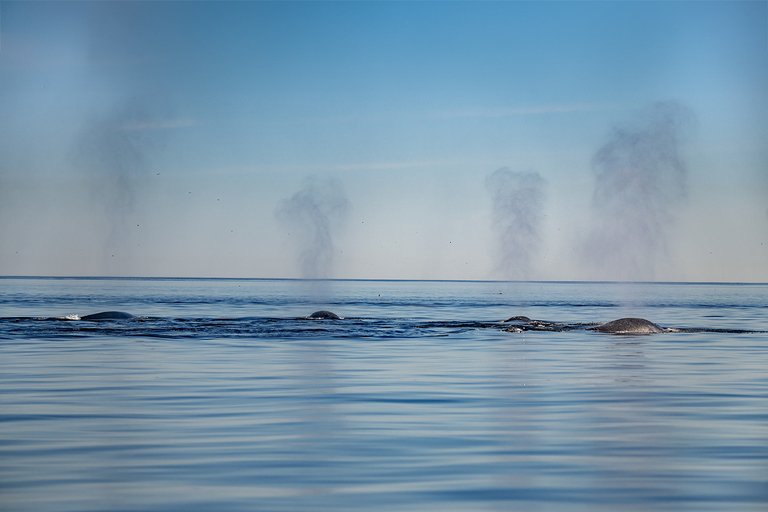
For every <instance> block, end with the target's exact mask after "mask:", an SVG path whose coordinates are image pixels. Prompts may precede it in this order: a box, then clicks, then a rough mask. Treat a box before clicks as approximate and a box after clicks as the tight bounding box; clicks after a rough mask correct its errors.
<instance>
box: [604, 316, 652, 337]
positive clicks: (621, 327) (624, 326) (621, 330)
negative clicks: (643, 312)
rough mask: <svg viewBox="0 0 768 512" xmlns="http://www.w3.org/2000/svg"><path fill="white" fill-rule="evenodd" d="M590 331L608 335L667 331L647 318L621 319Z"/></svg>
mask: <svg viewBox="0 0 768 512" xmlns="http://www.w3.org/2000/svg"><path fill="white" fill-rule="evenodd" d="M589 329H590V330H592V331H597V332H604V333H608V334H656V333H659V332H664V331H665V329H663V328H662V327H659V326H658V325H656V324H655V323H653V322H651V321H650V320H646V319H645V318H619V319H618V320H613V321H612V322H606V323H604V324H600V325H597V326H595V327H590V328H589Z"/></svg>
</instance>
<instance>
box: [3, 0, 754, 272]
mask: <svg viewBox="0 0 768 512" xmlns="http://www.w3.org/2000/svg"><path fill="white" fill-rule="evenodd" d="M767 26H768V4H767V3H766V2H487V3H486V2H309V3H304V2H183V1H179V2H82V3H78V2H13V1H7V0H6V1H3V2H2V3H0V154H2V159H0V240H2V245H1V246H0V274H3V275H119V276H223V277H337V278H371V279H373V278H401V279H543V280H614V279H618V280H625V279H628V280H665V281H666V280H668V281H757V282H766V281H768V30H767ZM660 105H661V107H660ZM671 112H675V114H674V115H672V114H671ZM664 116H666V117H664ZM670 116H672V117H670ZM660 117H664V118H665V119H667V120H668V122H667V124H663V123H662V124H660V123H661V122H660V121H659V118H660ZM672 118H674V119H673V121H669V119H672ZM665 137H666V138H665ZM662 139H663V140H662ZM622 141H623V142H622ZM630 141H645V142H644V143H643V144H645V145H641V146H642V148H641V149H637V148H638V147H640V146H638V145H637V144H635V143H634V142H630ZM649 141H651V142H649ZM654 141H655V142H654ZM659 141H661V142H659ZM622 144H623V145H622ZM662 147H663V148H666V149H665V150H662V149H659V148H662ZM601 148H613V150H615V151H616V153H615V155H614V156H616V155H618V157H617V158H618V160H619V161H621V162H623V164H621V165H619V166H618V167H610V166H608V164H604V163H602V164H601V163H600V161H599V159H596V155H598V154H599V152H600V151H601ZM617 148H618V149H617ZM633 148H634V149H633ZM670 148H671V149H670ZM605 151H606V150H604V151H603V153H602V154H605ZM663 151H667V153H664V152H663ZM670 151H672V153H674V154H673V157H674V161H675V162H677V163H679V164H680V166H675V165H672V164H670V163H669V162H670V161H671V160H670V158H669V154H668V153H669V152H670ZM649 162H650V163H649ZM653 162H655V163H653ZM617 165H618V164H617ZM622 166H623V167H622ZM498 169H505V171H503V173H506V174H505V176H506V177H507V178H508V179H506V180H502V181H496V182H492V181H490V180H491V178H490V176H491V175H493V174H494V173H495V172H496V171H497V170H498ZM601 173H602V174H601ZM606 173H607V175H610V176H613V178H612V179H613V180H614V181H613V182H611V183H613V185H612V186H613V187H614V189H612V190H613V192H612V194H613V197H615V198H616V199H615V200H614V199H606V198H605V197H604V196H601V195H600V194H601V192H600V190H601V189H600V187H599V186H598V185H597V179H598V176H605V175H606ZM611 173H613V174H611ZM626 173H629V174H626ZM674 173H678V174H679V176H678V178H680V181H681V185H680V187H679V188H675V187H673V186H672V185H670V183H671V181H670V176H671V174H674ZM528 175H536V176H538V178H540V179H538V178H537V180H534V181H533V182H535V183H537V184H538V185H537V186H539V187H540V189H538V190H536V191H535V192H536V193H538V194H540V196H541V198H542V200H541V201H538V202H530V201H526V200H525V198H527V197H531V196H530V194H529V191H527V189H524V188H521V186H522V185H521V183H523V181H521V180H522V179H523V178H522V177H523V176H528ZM497 176H498V175H497ZM627 176H629V178H628V179H629V181H626V180H624V178H622V177H627ZM638 177H639V178H638ZM622 180H624V181H622ZM533 182H530V183H533ZM489 183H497V184H498V183H503V184H504V185H503V186H504V187H508V190H507V189H505V190H501V191H499V190H493V189H492V187H493V186H492V185H489ZM622 183H630V184H632V183H634V185H631V186H629V187H627V188H621V187H623V185H622ZM498 186H500V185H496V187H498ZM633 187H634V188H633ZM673 189H674V190H675V193H674V194H672V193H671V192H670V191H671V190H673ZM497 192H498V194H497ZM496 197H500V198H501V199H499V200H496V199H495V198H496ZM601 197H602V199H601ZM511 198H520V199H519V200H518V199H511ZM608 203H610V204H608ZM332 206H333V209H332V210H330V208H332ZM287 208H293V209H294V210H293V211H292V213H291V214H288V215H287V214H285V212H286V209H287ZM499 208H506V209H504V210H499ZM281 212H282V213H281Z"/></svg>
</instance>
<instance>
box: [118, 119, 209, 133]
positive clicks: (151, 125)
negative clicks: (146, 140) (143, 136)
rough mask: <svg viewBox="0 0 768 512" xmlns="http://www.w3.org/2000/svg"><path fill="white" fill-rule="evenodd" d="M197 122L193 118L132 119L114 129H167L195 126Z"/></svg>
mask: <svg viewBox="0 0 768 512" xmlns="http://www.w3.org/2000/svg"><path fill="white" fill-rule="evenodd" d="M197 124H198V122H197V121H196V120H194V119H187V118H182V119H155V120H150V121H134V122H129V123H124V124H121V125H118V126H116V127H115V129H116V130H122V131H136V130H168V129H175V128H190V127H192V126H197Z"/></svg>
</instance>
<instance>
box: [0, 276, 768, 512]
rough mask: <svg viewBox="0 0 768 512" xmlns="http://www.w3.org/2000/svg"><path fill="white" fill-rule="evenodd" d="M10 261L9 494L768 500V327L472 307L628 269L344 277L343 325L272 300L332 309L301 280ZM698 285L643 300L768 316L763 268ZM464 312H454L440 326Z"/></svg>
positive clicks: (9, 498) (554, 304)
mask: <svg viewBox="0 0 768 512" xmlns="http://www.w3.org/2000/svg"><path fill="white" fill-rule="evenodd" d="M4 284H6V285H7V286H5V287H4V290H5V291H4V292H3V299H2V301H0V316H2V317H3V319H2V321H0V439H1V440H2V444H0V481H2V486H0V503H2V508H3V509H7V510H57V511H59V510H82V511H85V510H94V511H95V510H126V511H127V510H286V511H293V510H295V511H299V510H360V509H365V510H441V511H442V510H457V511H458V510H462V511H463V510H568V511H571V510H696V511H698V510H741V511H747V510H749V511H752V510H754V511H758V510H765V507H766V506H767V505H768V374H767V373H766V368H768V364H767V363H768V335H766V334H765V333H742V334H733V333H712V332H700V333H662V334H655V335H650V336H629V337H626V336H611V335H603V334H598V333H594V332H589V331H583V330H578V331H570V332H539V331H526V332H521V333H510V332H504V331H503V330H500V329H496V328H482V327H477V326H473V325H472V324H471V321H483V322H488V323H492V322H494V321H495V320H498V319H503V318H506V317H508V316H510V314H511V313H516V314H525V315H527V316H531V317H539V318H548V319H553V320H560V319H562V320H563V321H567V322H576V321H580V320H583V321H587V320H589V321H592V320H594V321H604V320H608V319H611V318H612V317H619V316H624V315H622V313H623V312H624V310H623V305H622V304H620V303H618V302H614V301H613V299H612V298H611V295H612V293H613V292H614V291H615V290H614V289H612V288H611V285H609V284H604V285H582V286H579V285H578V284H562V283H560V284H558V283H552V284H540V283H536V284H533V283H517V284H503V283H381V282H363V283H361V282H341V283H334V285H333V286H334V290H333V301H332V302H331V303H326V304H320V306H322V307H323V308H327V309H331V310H334V311H336V312H338V313H340V314H342V316H349V317H356V318H362V319H363V320H360V321H358V322H357V323H353V324H350V325H351V327H345V326H344V325H341V326H336V327H333V328H325V327H322V326H319V325H318V324H312V323H309V322H308V321H298V320H281V319H280V317H278V316H277V315H275V314H274V312H275V311H276V310H279V309H280V307H281V306H282V305H286V309H288V310H289V311H288V312H287V314H286V315H285V318H297V317H298V316H299V315H298V314H296V313H295V312H296V311H299V310H301V311H302V312H303V314H304V315H306V314H308V313H309V312H311V311H313V310H315V309H319V308H316V307H314V306H315V304H314V303H313V302H312V300H311V298H309V297H303V296H302V295H301V287H300V286H299V285H298V284H297V283H295V282H283V281H277V282H272V281H268V282H261V281H244V282H236V281H235V282H232V281H215V280H213V281H203V282H201V281H195V280H193V281H171V282H157V281H155V280H150V281H140V280H139V281H130V282H127V283H126V282H123V281H119V282H117V283H115V282H114V281H71V282H70V283H69V284H71V285H72V286H71V287H67V286H62V283H61V282H60V281H56V280H54V281H38V280H29V281H26V280H20V281H19V280H6V282H5V283H4ZM65 284H67V283H65ZM624 286H626V285H624ZM692 286H693V285H656V286H648V285H646V287H645V288H643V287H641V286H640V285H638V290H637V293H636V298H637V297H639V304H638V305H636V306H635V309H634V311H636V312H637V315H638V316H644V317H647V318H651V319H653V320H654V321H656V322H658V323H660V324H663V325H672V324H674V325H683V326H688V327H708V328H718V327H720V326H721V325H725V326H732V325H739V326H740V327H741V328H744V327H745V325H746V326H747V327H748V328H750V329H753V330H756V331H757V330H766V323H767V321H766V319H765V312H766V309H765V306H764V305H762V304H761V303H760V302H761V301H760V300H758V296H761V297H765V296H768V295H766V293H765V292H766V291H768V289H766V287H758V286H754V287H739V286H730V287H729V286H725V285H720V286H717V285H706V286H708V288H706V289H705V291H707V292H708V293H707V294H706V295H707V297H708V300H707V302H706V304H702V303H701V302H697V300H696V298H697V297H701V296H702V295H703V294H701V293H696V292H694V293H691V287H692ZM702 286H704V285H702ZM243 288H245V291H243ZM45 290H49V291H48V292H46V291H45ZM72 290H74V292H73V291H72ZM238 290H241V291H238ZM382 291H384V294H385V295H386V300H382V299H380V298H379V293H381V292H382ZM499 291H501V292H502V293H501V294H500V293H498V292H499ZM700 291H701V290H700ZM46 293H48V294H47V295H46ZM35 297H37V299H35ZM205 297H209V300H208V301H207V302H206V300H205ZM366 297H369V298H366ZM643 297H645V298H643ZM713 298H714V299H717V300H720V301H721V303H720V304H718V303H712V300H711V299H713ZM27 299H29V300H27ZM81 300H84V301H86V302H88V301H90V303H86V304H85V308H84V309H79V308H74V307H73V305H74V304H79V303H80V301H81ZM29 302H32V303H35V304H36V307H37V308H38V309H39V308H40V307H42V306H45V305H47V306H48V311H43V312H40V313H37V315H40V316H41V317H46V318H50V317H53V316H57V315H60V314H63V313H67V312H70V313H78V312H80V313H82V312H84V311H85V310H86V309H87V310H88V311H89V312H90V311H94V310H99V309H124V310H127V311H131V312H133V313H135V314H146V315H147V316H149V317H150V318H151V319H149V320H142V321H139V322H138V323H136V324H132V326H131V327H125V326H121V325H116V324H115V325H109V324H98V325H95V326H94V325H89V326H86V327H84V328H83V329H80V328H78V327H77V326H76V325H75V324H74V323H73V322H62V321H58V322H57V321H50V320H38V321H35V320H19V317H24V318H31V317H32V315H25V314H23V313H22V312H20V311H19V310H26V309H28V308H29V306H28V303H29ZM659 303H663V305H662V306H658V305H656V304H659ZM289 304H290V305H289ZM288 305H289V306H288ZM245 309H247V310H248V314H247V315H244V314H243V313H242V312H243V310H245ZM366 312H368V314H367V315H365V314H364V313H366ZM713 313H716V315H717V316H713ZM585 317H588V318H585ZM409 319H411V320H409ZM447 319H453V320H457V323H456V324H453V325H446V324H444V323H443V324H440V327H432V325H433V324H432V323H431V322H445V320H447ZM459 321H465V322H459ZM291 322H292V323H291ZM345 329H347V330H346V331H345Z"/></svg>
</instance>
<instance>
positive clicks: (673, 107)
mask: <svg viewBox="0 0 768 512" xmlns="http://www.w3.org/2000/svg"><path fill="white" fill-rule="evenodd" d="M692 120H693V113H692V111H691V110H690V109H689V108H687V107H685V106H683V105H681V104H679V103H675V102H659V103H656V104H654V105H653V106H652V107H651V108H649V109H648V110H647V111H645V112H643V113H642V115H641V116H640V117H639V119H637V120H635V122H634V123H632V124H625V125H622V126H617V127H614V128H613V130H612V132H611V135H610V137H609V139H608V142H606V143H605V144H604V145H603V146H602V147H601V148H600V149H599V150H598V151H597V152H596V153H595V155H594V157H593V159H592V167H593V170H594V174H595V188H594V195H593V214H594V216H595V220H596V222H595V224H594V225H593V229H592V232H591V233H590V234H589V236H588V237H587V239H586V242H585V247H584V251H583V257H584V260H585V263H586V265H587V266H588V267H590V268H591V269H592V270H593V271H594V272H595V274H594V276H595V277H597V278H599V279H611V280H630V281H649V280H653V278H654V274H655V270H656V265H657V263H658V262H659V258H660V257H661V256H663V255H664V254H665V253H666V243H667V238H668V236H669V232H670V230H671V228H672V226H673V225H674V221H675V215H676V213H677V210H678V208H679V207H680V205H681V204H682V202H683V201H684V199H685V197H686V189H687V186H686V174H687V171H686V166H685V162H684V161H683V159H682V157H681V156H680V153H679V143H680V137H681V135H682V133H683V131H684V130H685V129H686V128H687V127H688V125H689V124H690V123H691V122H692Z"/></svg>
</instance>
